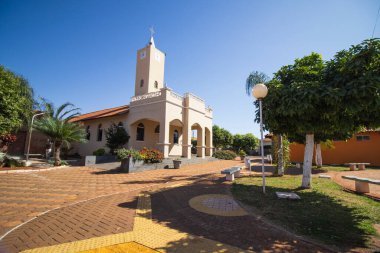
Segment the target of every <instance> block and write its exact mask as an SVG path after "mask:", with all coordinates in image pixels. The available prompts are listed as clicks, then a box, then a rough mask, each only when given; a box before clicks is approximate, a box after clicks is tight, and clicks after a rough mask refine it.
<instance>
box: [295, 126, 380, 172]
mask: <svg viewBox="0 0 380 253" xmlns="http://www.w3.org/2000/svg"><path fill="white" fill-rule="evenodd" d="M358 135H369V136H370V140H368V141H357V140H356V135H355V136H354V137H353V138H351V139H349V140H348V141H334V146H335V148H334V149H326V148H322V161H323V164H344V163H349V162H368V163H371V165H375V166H380V131H374V132H365V133H360V134H358ZM304 147H305V146H304V145H303V144H297V143H292V144H290V161H291V162H300V163H302V162H303V155H304ZM313 161H314V158H313Z"/></svg>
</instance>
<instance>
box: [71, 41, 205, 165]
mask: <svg viewBox="0 0 380 253" xmlns="http://www.w3.org/2000/svg"><path fill="white" fill-rule="evenodd" d="M136 61H137V62H136V80H135V96H133V97H132V98H131V100H130V103H129V105H122V106H118V107H114V108H109V109H104V110H100V111H95V112H90V113H86V114H82V115H80V116H78V117H77V118H75V119H74V120H73V121H75V122H79V123H80V124H81V125H82V126H83V127H84V129H85V130H86V133H87V139H88V141H87V143H81V144H78V145H77V146H76V148H75V149H76V151H77V152H78V153H79V154H80V155H92V152H93V151H95V150H97V149H99V148H105V149H106V150H107V148H106V138H105V132H106V130H107V129H108V127H109V126H110V125H111V124H112V123H115V124H117V125H119V126H120V127H124V128H125V129H126V131H127V132H128V134H129V135H130V139H129V141H128V143H127V144H126V147H128V148H133V149H136V150H140V149H142V148H143V147H147V148H155V149H158V150H160V151H161V152H162V153H163V154H164V157H165V158H168V157H179V156H181V157H185V158H191V156H192V154H191V139H192V136H193V135H192V134H193V132H195V131H196V139H197V146H196V155H197V156H198V157H202V158H204V157H205V156H212V150H213V147H212V118H213V116H212V109H211V108H210V107H206V104H205V101H204V100H203V99H201V98H199V97H198V96H195V95H193V94H191V93H186V94H184V95H183V96H182V95H179V94H177V93H175V92H174V91H173V90H172V89H170V88H168V87H166V86H165V82H164V70H165V53H163V52H161V51H160V50H159V49H158V48H156V47H155V44H154V39H153V36H151V38H150V41H149V43H148V45H147V46H146V47H144V48H141V49H139V50H138V51H137V59H136ZM194 136H195V134H194Z"/></svg>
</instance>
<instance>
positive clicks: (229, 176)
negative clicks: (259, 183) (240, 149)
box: [221, 167, 241, 181]
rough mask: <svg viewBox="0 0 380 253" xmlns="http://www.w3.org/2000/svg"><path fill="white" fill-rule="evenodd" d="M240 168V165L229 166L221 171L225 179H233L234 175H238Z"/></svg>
mask: <svg viewBox="0 0 380 253" xmlns="http://www.w3.org/2000/svg"><path fill="white" fill-rule="evenodd" d="M240 170H241V167H231V168H228V169H225V170H222V172H221V173H222V174H225V175H226V180H227V181H234V180H235V177H239V176H240Z"/></svg>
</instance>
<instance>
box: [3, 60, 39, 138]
mask: <svg viewBox="0 0 380 253" xmlns="http://www.w3.org/2000/svg"><path fill="white" fill-rule="evenodd" d="M33 103H34V101H33V89H32V88H31V87H30V85H29V83H28V81H27V80H26V79H24V78H23V77H22V76H19V75H16V74H15V73H13V72H12V71H10V70H7V69H6V68H4V67H3V66H1V65H0V135H4V134H8V133H11V132H14V131H16V130H17V129H18V128H20V127H21V126H22V124H23V123H24V122H26V120H27V119H29V118H30V116H31V114H32V109H33Z"/></svg>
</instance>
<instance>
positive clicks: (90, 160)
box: [81, 155, 117, 166]
mask: <svg viewBox="0 0 380 253" xmlns="http://www.w3.org/2000/svg"><path fill="white" fill-rule="evenodd" d="M116 161H117V159H116V156H113V155H102V156H95V155H86V156H84V157H82V160H81V164H82V165H84V166H89V165H95V164H99V163H112V162H116Z"/></svg>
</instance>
